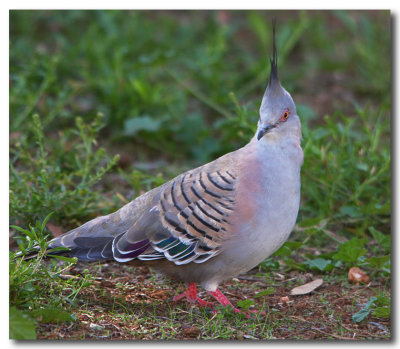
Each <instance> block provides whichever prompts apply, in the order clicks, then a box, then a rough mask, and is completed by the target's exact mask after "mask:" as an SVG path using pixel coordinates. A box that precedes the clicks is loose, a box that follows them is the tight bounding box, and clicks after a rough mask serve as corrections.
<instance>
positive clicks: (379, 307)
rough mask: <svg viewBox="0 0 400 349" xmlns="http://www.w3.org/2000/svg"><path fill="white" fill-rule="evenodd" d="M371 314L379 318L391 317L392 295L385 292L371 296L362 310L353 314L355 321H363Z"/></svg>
mask: <svg viewBox="0 0 400 349" xmlns="http://www.w3.org/2000/svg"><path fill="white" fill-rule="evenodd" d="M370 314H371V315H372V316H374V317H378V318H379V317H380V318H388V317H390V297H388V296H387V295H384V294H379V295H378V296H376V297H371V298H370V299H369V300H368V302H367V303H365V304H364V306H363V307H362V308H361V310H359V311H358V312H357V313H355V314H353V316H352V320H353V321H354V322H361V321H363V320H364V319H366V318H367V316H368V315H370Z"/></svg>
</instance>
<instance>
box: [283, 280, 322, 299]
mask: <svg viewBox="0 0 400 349" xmlns="http://www.w3.org/2000/svg"><path fill="white" fill-rule="evenodd" d="M323 282H324V281H323V280H322V279H316V280H314V281H311V282H308V283H306V284H304V285H301V286H298V287H295V288H293V289H292V290H291V291H290V294H291V295H292V296H298V295H302V294H307V293H310V292H312V291H314V290H315V289H316V288H318V287H319V286H321V285H322V284H323Z"/></svg>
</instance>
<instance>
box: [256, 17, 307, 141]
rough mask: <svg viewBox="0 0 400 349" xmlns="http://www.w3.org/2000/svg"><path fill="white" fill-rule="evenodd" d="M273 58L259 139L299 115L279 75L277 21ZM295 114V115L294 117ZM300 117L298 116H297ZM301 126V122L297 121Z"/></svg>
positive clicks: (261, 111)
mask: <svg viewBox="0 0 400 349" xmlns="http://www.w3.org/2000/svg"><path fill="white" fill-rule="evenodd" d="M272 28H273V40H272V58H271V59H270V63H271V72H270V76H269V81H268V86H267V89H266V90H265V93H264V96H263V99H262V102H261V106H260V119H259V121H258V130H257V134H256V135H257V139H258V140H260V139H261V138H262V137H263V136H264V135H266V134H268V133H270V132H272V131H273V130H275V131H277V129H278V128H281V126H282V125H283V123H285V122H286V121H290V119H294V118H296V117H297V115H296V106H295V104H294V102H293V99H292V97H291V95H290V94H289V93H288V92H287V91H286V90H285V89H284V88H283V87H282V85H281V82H280V80H279V75H278V53H277V48H276V35H275V23H273V27H272ZM286 110H287V111H288V113H289V114H288V115H289V118H288V119H282V116H283V115H284V113H285V111H286ZM293 116H294V117H293ZM297 118H298V117H297ZM296 124H298V126H300V122H298V123H296Z"/></svg>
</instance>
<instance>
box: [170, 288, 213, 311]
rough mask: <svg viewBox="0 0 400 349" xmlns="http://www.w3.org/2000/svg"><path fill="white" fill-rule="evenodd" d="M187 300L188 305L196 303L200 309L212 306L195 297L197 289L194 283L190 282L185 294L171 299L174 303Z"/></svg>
mask: <svg viewBox="0 0 400 349" xmlns="http://www.w3.org/2000/svg"><path fill="white" fill-rule="evenodd" d="M185 297H186V299H187V301H188V302H190V303H196V302H197V304H198V305H199V306H200V307H212V306H213V305H214V304H213V303H211V302H207V301H205V300H203V299H201V298H200V297H199V296H198V295H197V287H196V283H194V282H192V283H190V284H188V288H187V290H186V291H185V292H183V293H181V294H179V295H177V296H175V297H174V298H173V300H174V302H176V301H179V300H180V299H182V298H185Z"/></svg>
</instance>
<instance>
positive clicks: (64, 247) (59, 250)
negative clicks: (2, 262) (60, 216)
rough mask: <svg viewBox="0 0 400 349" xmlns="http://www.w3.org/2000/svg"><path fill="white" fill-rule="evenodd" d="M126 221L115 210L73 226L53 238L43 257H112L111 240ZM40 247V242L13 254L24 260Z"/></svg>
mask: <svg viewBox="0 0 400 349" xmlns="http://www.w3.org/2000/svg"><path fill="white" fill-rule="evenodd" d="M128 224H129V222H123V221H122V220H120V219H119V217H118V211H117V212H115V213H113V214H110V215H107V216H102V217H97V218H95V219H92V220H91V221H89V222H87V223H85V224H83V225H82V226H80V227H78V228H75V229H73V230H71V231H69V232H67V233H65V234H63V235H61V236H58V237H56V238H54V239H52V240H51V241H50V242H49V244H48V246H47V249H46V251H45V253H44V255H43V257H48V256H49V255H64V256H70V257H77V258H78V259H79V260H81V261H98V260H106V259H112V258H113V251H112V242H113V240H114V239H115V237H117V236H119V235H121V234H123V233H124V232H125V231H126V230H127V228H128V226H129V225H128ZM40 251H41V248H40V246H39V245H36V246H33V247H32V248H31V249H29V251H21V252H18V253H16V255H15V256H16V257H17V258H18V257H22V256H23V258H24V259H25V260H29V259H32V258H36V257H37V256H38V254H39V253H41V252H40Z"/></svg>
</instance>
